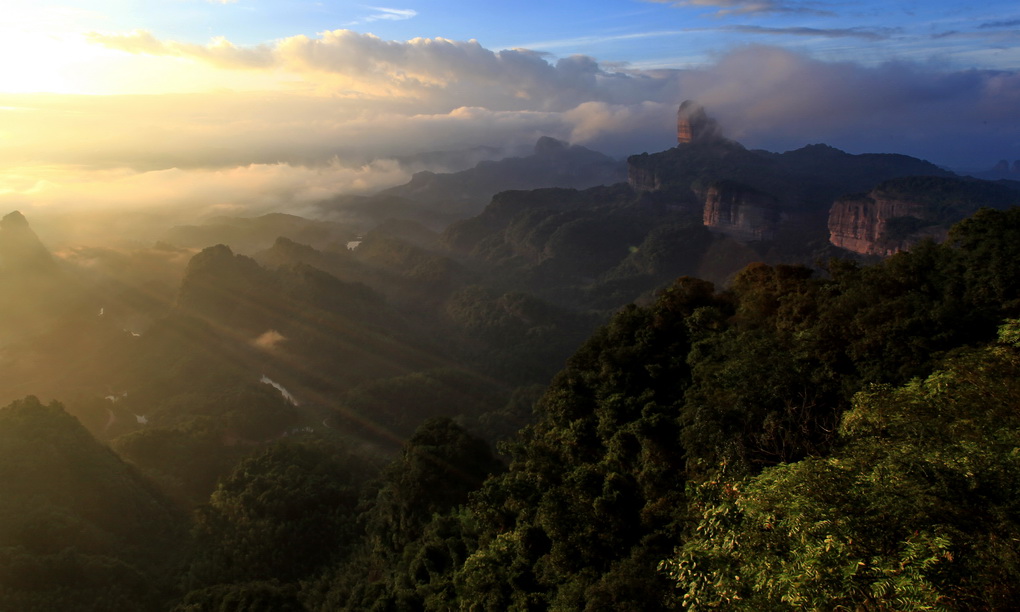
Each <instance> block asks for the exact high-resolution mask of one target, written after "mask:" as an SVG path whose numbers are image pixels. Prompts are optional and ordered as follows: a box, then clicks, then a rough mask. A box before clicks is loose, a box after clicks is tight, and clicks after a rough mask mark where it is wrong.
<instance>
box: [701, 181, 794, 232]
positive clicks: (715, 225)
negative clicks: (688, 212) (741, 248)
mask: <svg viewBox="0 0 1020 612" xmlns="http://www.w3.org/2000/svg"><path fill="white" fill-rule="evenodd" d="M703 218H704V223H705V226H706V227H708V228H709V229H710V230H712V231H715V232H719V233H722V234H725V235H727V236H729V237H731V238H735V239H737V240H741V241H753V240H771V239H772V238H775V235H776V229H777V226H778V225H779V205H778V202H777V201H776V199H775V198H774V197H772V196H770V195H768V194H767V193H762V192H760V191H757V190H754V189H751V188H750V187H747V186H744V185H740V184H737V183H733V182H729V181H727V182H720V183H717V184H715V185H712V186H711V187H709V188H708V190H707V191H706V193H705V208H704V217H703Z"/></svg>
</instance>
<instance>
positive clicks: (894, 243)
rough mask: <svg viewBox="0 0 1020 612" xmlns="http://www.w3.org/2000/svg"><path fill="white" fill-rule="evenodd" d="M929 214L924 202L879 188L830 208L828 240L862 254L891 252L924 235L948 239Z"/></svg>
mask: <svg viewBox="0 0 1020 612" xmlns="http://www.w3.org/2000/svg"><path fill="white" fill-rule="evenodd" d="M929 217H930V211H929V210H928V209H927V207H926V206H925V205H924V204H921V203H918V202H916V201H910V200H904V199H899V198H893V197H888V196H886V195H883V194H882V193H881V192H877V191H872V192H871V193H869V194H867V195H863V196H850V197H846V198H840V199H839V200H837V201H836V202H835V203H834V204H833V205H832V209H831V210H830V211H829V241H830V242H832V244H834V245H835V246H838V247H840V248H843V249H846V250H848V251H853V252H854V253H860V254H862V255H892V254H893V253H895V252H897V251H902V250H904V249H906V248H908V247H909V246H910V245H911V244H914V243H915V242H917V241H918V240H920V239H921V238H923V237H932V238H935V239H936V240H939V239H942V238H945V229H944V228H943V227H941V226H935V225H932V223H931V221H932V220H931V219H929Z"/></svg>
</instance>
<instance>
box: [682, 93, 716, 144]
mask: <svg viewBox="0 0 1020 612" xmlns="http://www.w3.org/2000/svg"><path fill="white" fill-rule="evenodd" d="M721 138H722V135H721V132H720V130H719V124H718V123H717V122H716V120H715V119H712V118H711V117H709V116H708V113H706V112H705V109H704V107H703V106H701V105H700V104H698V103H697V102H694V101H693V100H684V102H683V104H681V105H680V108H679V109H678V110H677V113H676V141H677V144H689V143H692V142H711V141H713V140H719V139H721Z"/></svg>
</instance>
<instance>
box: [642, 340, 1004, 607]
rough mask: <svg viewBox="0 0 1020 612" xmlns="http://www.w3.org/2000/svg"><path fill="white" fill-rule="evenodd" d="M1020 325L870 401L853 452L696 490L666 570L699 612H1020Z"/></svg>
mask: <svg viewBox="0 0 1020 612" xmlns="http://www.w3.org/2000/svg"><path fill="white" fill-rule="evenodd" d="M1018 341H1020V322H1018V321H1010V322H1009V323H1007V324H1006V325H1005V326H1003V328H1002V330H1001V332H1000V342H999V343H998V344H995V345H992V346H990V347H987V348H983V349H977V350H969V351H964V352H961V353H959V354H957V355H955V356H954V357H952V358H951V359H949V360H947V361H946V362H945V363H944V364H943V366H942V368H941V369H940V370H938V371H936V372H935V373H933V374H932V375H931V376H929V377H928V378H926V379H924V380H915V381H913V382H911V383H908V384H906V385H904V386H902V387H899V388H894V387H890V386H873V387H871V388H870V389H868V390H866V391H862V392H861V393H859V394H858V395H857V397H856V399H855V404H854V408H853V409H852V410H851V411H849V412H847V413H846V414H845V415H844V417H843V420H842V423H841V426H840V435H841V437H842V438H843V445H842V447H841V448H840V449H839V451H838V452H836V453H834V454H833V455H831V456H828V457H812V458H807V459H804V460H802V461H798V462H796V463H789V464H783V465H779V466H776V467H772V468H768V469H766V470H764V471H763V472H762V473H761V474H759V475H757V476H753V477H745V478H742V479H737V480H734V479H732V478H729V477H728V475H727V474H726V473H725V472H721V473H720V474H718V475H717V478H715V479H711V480H706V481H705V482H703V483H702V484H700V485H699V486H698V487H697V490H696V491H695V492H694V495H693V498H694V499H695V500H696V502H695V504H694V505H693V507H694V509H695V510H696V511H697V516H698V522H697V526H696V528H695V529H694V530H693V531H692V537H691V538H690V539H689V540H687V541H686V542H685V543H684V544H683V545H682V546H680V547H679V548H678V549H677V553H676V555H675V556H674V557H672V558H670V559H667V560H666V561H664V562H663V563H662V564H661V566H660V568H661V569H662V570H663V571H665V572H666V573H667V574H668V575H669V576H670V577H671V578H672V579H674V580H675V581H676V584H677V588H678V589H679V591H680V599H679V603H680V604H681V605H683V606H685V607H688V608H692V609H698V608H702V607H711V606H719V605H725V606H727V607H730V608H734V609H736V608H743V609H771V608H776V607H807V608H826V609H850V608H855V609H864V610H883V609H896V610H922V609H956V608H964V609H1010V608H1015V607H1016V606H1017V605H1018V604H1020V588H1018V587H1017V585H1018V584H1020V582H1018V578H1020V537H1018V536H1020V504H1018V502H1017V499H1020V484H1018V483H1020V458H1018V456H1017V454H1016V452H1015V449H1016V448H1017V447H1018V446H1020V414H1018V413H1017V411H1016V406H1017V400H1018V398H1020V377H1018V375H1020V342H1018Z"/></svg>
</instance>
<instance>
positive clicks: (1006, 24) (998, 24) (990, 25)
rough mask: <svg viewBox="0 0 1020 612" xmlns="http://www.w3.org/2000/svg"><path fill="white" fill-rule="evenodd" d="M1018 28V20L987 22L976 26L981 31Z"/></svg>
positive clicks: (1019, 20)
mask: <svg viewBox="0 0 1020 612" xmlns="http://www.w3.org/2000/svg"><path fill="white" fill-rule="evenodd" d="M1016 27H1020V19H1006V20H1003V21H989V22H987V23H982V24H981V25H979V26H978V28H981V29H986V30H987V29H998V28H1016Z"/></svg>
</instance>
